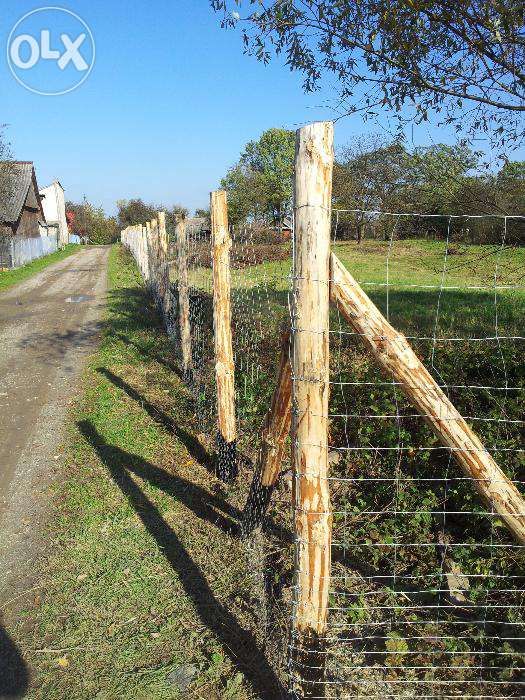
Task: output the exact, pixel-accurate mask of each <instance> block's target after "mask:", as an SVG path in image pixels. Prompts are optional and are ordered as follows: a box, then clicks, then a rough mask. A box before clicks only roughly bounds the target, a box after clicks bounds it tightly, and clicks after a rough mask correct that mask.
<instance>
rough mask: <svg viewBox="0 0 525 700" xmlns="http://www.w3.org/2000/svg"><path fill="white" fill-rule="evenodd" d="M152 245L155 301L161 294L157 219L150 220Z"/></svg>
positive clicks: (152, 283)
mask: <svg viewBox="0 0 525 700" xmlns="http://www.w3.org/2000/svg"><path fill="white" fill-rule="evenodd" d="M150 246H151V291H152V294H153V298H154V300H155V303H157V302H158V294H159V222H158V221H157V219H151V221H150Z"/></svg>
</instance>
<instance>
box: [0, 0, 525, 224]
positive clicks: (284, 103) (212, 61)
mask: <svg viewBox="0 0 525 700" xmlns="http://www.w3.org/2000/svg"><path fill="white" fill-rule="evenodd" d="M57 4H59V5H61V6H62V7H66V8H68V9H70V10H71V11H73V12H75V13H77V14H78V15H80V16H81V17H82V19H83V20H85V22H86V23H87V24H88V25H89V27H90V29H91V31H92V33H93V36H94V38H95V42H96V60H95V64H94V67H93V70H92V72H91V74H90V75H89V77H88V78H87V80H86V81H85V82H84V84H83V85H81V86H80V87H79V88H77V89H76V90H74V91H73V92H70V93H68V94H65V95H61V96H51V97H50V96H42V95H38V94H34V93H32V92H30V91H28V90H26V89H25V88H24V87H22V86H21V85H19V84H18V83H17V82H16V80H15V79H14V78H13V76H12V74H11V72H10V70H9V67H8V63H7V59H6V47H7V41H8V36H9V34H10V32H11V29H12V28H13V25H14V24H15V23H16V22H17V20H18V19H19V18H20V17H21V16H22V15H24V14H25V13H27V12H29V11H31V10H33V9H35V8H38V7H42V6H43V5H45V3H42V4H40V5H39V4H35V3H34V2H25V1H24V0H17V1H16V2H10V3H2V7H1V8H0V44H1V52H2V57H1V58H0V123H6V124H8V125H9V128H8V131H7V135H8V139H9V140H10V142H11V144H12V150H13V153H14V156H15V157H16V158H18V159H20V160H33V161H34V162H35V166H36V170H37V177H38V180H39V184H40V185H41V186H44V185H46V184H48V183H49V182H50V181H52V180H53V179H55V178H58V179H59V180H60V181H61V182H62V184H63V186H64V187H65V189H66V196H67V197H68V198H70V199H74V200H78V199H80V198H81V197H82V196H83V195H86V196H87V197H88V199H89V200H90V201H92V202H93V203H94V204H100V205H102V206H103V207H104V208H105V209H106V211H108V212H113V211H114V208H115V202H116V200H117V199H123V198H127V199H129V198H132V197H138V196H140V197H142V198H143V199H145V200H146V201H152V202H157V203H159V202H163V203H165V204H167V205H170V204H173V203H180V204H183V205H185V206H187V207H188V208H190V209H191V210H192V209H194V208H195V207H199V206H206V205H207V202H208V193H209V191H210V190H211V189H214V188H216V187H217V186H218V183H219V180H220V178H221V176H222V175H223V174H224V173H225V171H226V169H227V168H228V167H229V166H230V165H232V164H233V163H234V162H235V161H236V160H237V158H238V156H239V153H240V151H241V149H242V147H243V145H244V144H245V143H246V142H247V141H249V140H250V139H254V138H257V137H258V136H259V135H260V133H261V132H262V131H263V130H264V129H267V128H269V127H272V126H282V127H286V128H291V129H295V128H297V127H298V126H300V125H301V124H304V123H307V122H310V121H314V120H316V119H325V118H330V117H331V116H333V115H331V114H330V112H328V111H327V110H326V109H324V108H322V107H320V106H319V105H320V104H321V103H323V102H324V101H325V100H326V99H327V98H329V97H330V94H331V92H330V87H329V86H328V85H327V87H326V88H325V89H324V90H323V92H322V93H315V94H307V95H305V94H303V91H302V88H301V77H300V76H299V74H292V73H290V72H289V70H288V69H287V68H286V67H285V66H284V65H283V62H282V61H279V60H276V61H274V62H272V63H271V64H270V66H264V65H262V64H260V63H258V62H257V61H256V60H255V59H254V58H250V57H247V56H244V55H243V53H242V45H241V38H240V36H239V34H237V33H235V32H231V31H224V30H222V29H221V28H220V24H219V17H218V15H216V14H215V13H214V12H213V11H212V10H211V8H210V5H209V2H208V0H158V1H157V2H145V1H143V2H136V1H135V2H133V0H128V1H127V2H126V1H124V0H106V2H93V0H90V1H87V0H78V1H71V2H68V3H67V4H66V3H61V2H59V3H57ZM52 41H55V38H54V37H52ZM48 63H49V62H48ZM69 69H71V70H72V66H71V65H70V66H69ZM27 73H29V71H27ZM37 77H38V76H37ZM385 125H386V122H384V123H383V124H382V125H379V126H376V125H374V124H373V123H371V122H368V123H363V121H362V118H361V117H359V116H353V117H349V118H346V119H344V120H341V121H339V122H337V125H336V146H337V145H342V144H344V143H345V142H347V141H349V140H350V139H351V138H352V137H353V136H355V135H357V134H361V133H370V132H378V131H379V132H380V131H381V129H382V128H385ZM407 137H408V139H409V141H413V142H414V143H415V144H418V145H419V144H427V143H431V142H432V141H434V142H439V141H443V142H446V143H452V142H453V141H454V137H453V134H451V133H450V132H446V131H443V130H441V129H437V128H436V127H428V126H425V127H422V128H417V129H415V130H413V131H412V130H410V131H409V133H408V134H407ZM522 157H523V156H522Z"/></svg>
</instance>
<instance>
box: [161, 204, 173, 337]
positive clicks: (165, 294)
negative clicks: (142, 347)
mask: <svg viewBox="0 0 525 700" xmlns="http://www.w3.org/2000/svg"><path fill="white" fill-rule="evenodd" d="M159 242H160V304H161V309H162V317H163V319H164V324H165V326H166V327H167V328H169V314H170V302H171V294H170V268H169V265H168V258H169V239H168V233H167V231H166V212H164V211H159Z"/></svg>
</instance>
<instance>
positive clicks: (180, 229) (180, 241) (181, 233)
mask: <svg viewBox="0 0 525 700" xmlns="http://www.w3.org/2000/svg"><path fill="white" fill-rule="evenodd" d="M175 232H176V236H177V265H178V268H179V284H178V290H179V329H180V341H181V346H182V368H183V373H184V380H185V381H186V382H190V381H191V379H192V369H193V367H192V365H193V363H192V354H191V323H190V291H189V286H188V240H187V235H186V221H185V219H184V218H183V217H180V218H179V219H178V220H177V224H176V228H175Z"/></svg>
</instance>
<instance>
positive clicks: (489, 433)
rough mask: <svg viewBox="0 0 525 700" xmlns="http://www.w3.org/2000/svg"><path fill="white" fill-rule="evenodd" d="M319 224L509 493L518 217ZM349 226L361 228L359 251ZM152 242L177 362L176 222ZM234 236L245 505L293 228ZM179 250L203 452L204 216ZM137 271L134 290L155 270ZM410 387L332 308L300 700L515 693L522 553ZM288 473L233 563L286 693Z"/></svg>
mask: <svg viewBox="0 0 525 700" xmlns="http://www.w3.org/2000/svg"><path fill="white" fill-rule="evenodd" d="M332 228H333V241H332V250H333V252H334V253H335V254H336V255H337V256H338V258H339V259H340V261H341V262H342V263H343V264H344V265H345V267H346V268H347V269H348V270H349V271H350V273H351V274H352V275H353V276H354V277H355V278H356V280H357V281H358V282H359V284H360V285H361V286H362V288H363V289H364V290H365V291H366V293H367V294H368V295H369V296H370V297H371V298H372V300H373V301H374V303H375V304H376V305H377V306H378V308H379V309H380V310H381V312H382V313H383V315H384V316H385V318H386V319H387V320H388V321H389V323H390V324H392V326H393V327H394V328H395V329H396V330H397V331H399V332H401V333H403V334H404V335H405V336H406V337H407V339H409V342H410V344H411V345H412V347H413V349H414V350H415V352H416V354H417V356H418V357H419V359H420V360H421V361H422V362H423V364H424V365H425V366H426V368H427V369H428V370H429V371H430V373H431V375H432V377H433V378H434V380H435V381H436V383H437V384H438V385H439V386H440V387H441V388H442V390H443V391H444V393H445V394H446V396H447V397H448V399H449V400H450V401H451V402H452V404H453V405H454V406H455V407H456V408H457V409H458V410H459V412H460V414H461V415H462V416H463V417H464V418H465V419H466V420H467V421H468V423H469V424H470V425H471V426H472V427H473V429H474V430H475V431H476V433H477V434H478V435H479V436H480V438H481V440H482V442H483V445H484V448H485V450H486V451H487V452H488V453H490V454H491V455H492V456H493V458H494V459H495V460H496V462H497V463H498V464H499V466H500V467H501V468H502V470H503V471H504V473H505V474H506V476H507V477H508V478H509V479H511V480H512V482H513V483H515V484H516V485H517V487H518V488H519V489H520V490H521V492H522V493H523V490H524V482H525V470H524V462H525V459H524V455H525V449H524V445H523V439H522V438H523V425H524V422H525V421H524V417H523V408H524V401H523V396H524V394H523V390H524V383H525V372H524V364H523V352H524V350H525V347H524V340H525V334H524V333H523V316H524V314H523V312H524V311H525V249H524V248H523V247H520V246H519V245H518V244H519V243H520V242H522V241H523V240H525V235H524V234H525V220H524V219H523V218H520V217H488V216H479V217H472V216H470V217H459V216H454V217H452V216H441V215H436V216H424V215H420V214H409V215H407V214H394V213H387V212H372V211H357V210H354V211H342V210H339V211H337V210H336V211H334V212H333V226H332ZM139 229H140V227H139ZM139 229H136V230H134V231H133V232H131V233H128V237H127V245H128V247H130V248H131V249H132V250H134V251H137V250H138V249H139V248H140V246H143V245H144V237H143V230H142V229H140V230H139ZM358 230H359V231H360V232H361V233H363V232H364V236H363V239H362V240H361V242H360V243H357V242H356V240H355V233H356V231H358ZM168 234H169V240H170V243H169V249H168V256H167V260H166V261H165V262H164V263H163V264H164V265H166V266H167V267H168V268H169V275H170V295H169V304H168V305H167V306H166V307H165V308H164V311H165V312H166V314H167V316H166V325H167V328H168V332H169V334H170V335H171V337H172V338H173V340H174V343H175V346H176V348H177V349H178V351H179V352H180V351H181V337H180V325H179V321H180V299H179V282H180V279H179V264H178V255H177V248H176V231H175V228H174V227H173V228H170V225H168ZM231 236H232V248H231V251H230V253H231V254H230V267H231V309H232V334H233V351H234V362H235V398H236V406H235V409H236V421H237V435H238V440H237V447H238V456H239V459H238V463H239V470H240V473H239V479H238V481H237V484H234V485H232V486H230V487H229V496H230V498H231V499H232V501H233V502H234V503H235V505H237V506H238V507H239V508H240V509H242V507H243V505H244V502H245V500H246V493H247V491H248V487H249V484H250V482H251V480H252V477H253V469H254V464H255V462H256V458H257V452H258V450H259V449H260V443H261V440H260V434H261V433H260V430H261V423H262V421H263V419H264V416H265V414H266V412H267V410H268V407H269V405H270V400H271V395H272V392H273V391H274V388H275V385H276V371H277V367H278V364H279V355H280V353H281V350H282V348H281V344H282V340H281V339H282V329H283V326H289V325H290V322H291V319H290V310H289V309H290V287H291V277H292V276H293V272H292V270H291V257H292V256H291V253H292V243H293V232H292V241H291V240H289V238H288V237H287V236H286V234H283V233H279V232H276V231H272V230H268V229H257V228H255V227H243V228H240V229H238V228H235V229H232V231H231ZM141 237H142V238H141ZM186 239H187V261H188V292H189V323H190V329H191V333H190V335H191V366H192V372H191V376H190V377H188V378H187V379H188V386H189V389H190V391H191V392H192V394H193V397H194V401H195V420H196V429H197V430H198V431H199V435H201V437H202V441H203V442H206V440H208V443H207V445H206V446H207V448H209V450H210V451H212V450H213V436H214V435H215V433H216V431H217V405H216V402H217V393H216V379H215V359H214V335H213V280H212V256H211V236H210V230H209V224H208V223H207V222H206V221H204V220H192V219H188V220H187V221H186ZM480 241H484V243H481V242H480ZM135 256H136V257H137V254H136V255H135ZM142 260H143V263H142V271H143V274H144V276H145V277H146V278H147V277H148V274H149V268H151V266H152V263H151V262H149V263H148V262H144V256H142ZM296 332H300V328H299V329H296ZM378 340H379V341H380V340H381V339H380V338H379V339H378ZM180 359H181V362H182V359H183V358H182V353H181V356H180ZM406 388H407V385H406V382H405V383H403V382H401V381H399V380H398V379H396V377H393V376H388V375H386V374H385V373H384V372H382V371H381V370H380V369H379V368H378V366H377V364H376V362H375V360H374V358H373V357H372V356H371V355H370V353H369V351H368V350H367V349H366V348H365V346H364V345H363V343H362V338H361V337H360V336H359V334H358V333H356V332H355V331H354V330H353V329H352V328H351V327H350V326H349V325H348V323H347V322H346V321H345V319H344V318H343V317H342V316H341V314H340V313H339V312H338V311H337V310H336V309H335V308H333V309H332V311H331V317H330V405H329V416H328V418H329V455H328V461H329V475H328V481H329V487H330V492H331V502H332V519H333V532H332V545H331V559H332V570H331V579H330V596H329V609H328V622H327V627H326V633H325V634H324V635H323V637H322V638H321V639H320V640H319V642H320V645H321V647H322V654H323V655H324V659H325V662H326V678H325V681H324V682H323V683H322V686H321V687H320V689H319V694H318V695H316V696H312V697H319V698H357V697H367V698H416V697H417V698H419V697H421V698H455V697H456V698H457V697H464V698H508V697H524V696H525V630H524V625H525V617H524V613H523V605H524V602H525V601H524V592H525V587H524V582H525V566H524V564H525V552H524V547H523V546H522V545H520V544H519V543H518V542H517V541H516V540H515V539H513V537H512V536H511V535H510V534H509V532H508V530H507V528H506V526H505V525H504V523H503V522H502V521H501V519H500V517H499V515H498V514H497V513H496V512H495V511H494V509H493V508H492V507H491V506H490V505H487V504H486V503H484V502H483V501H482V500H481V499H480V497H479V496H478V494H477V491H476V488H475V487H476V484H475V483H474V482H475V479H473V478H471V477H468V476H466V475H465V474H464V473H463V472H462V471H461V469H460V468H459V466H458V465H457V463H456V456H455V450H454V448H451V447H446V446H443V445H442V444H441V443H440V442H439V441H438V439H437V438H436V437H435V435H434V433H433V432H432V431H431V429H430V428H429V427H428V426H427V424H426V422H425V418H426V417H428V416H424V415H422V414H421V412H419V411H418V410H417V409H415V408H414V407H413V406H412V404H411V403H410V402H409V401H408V399H407V398H406V396H405V393H404V390H405V389H406ZM314 418H315V417H314ZM442 418H443V417H442ZM288 453H289V450H288ZM291 471H292V470H291V465H290V462H289V459H288V457H287V458H285V460H284V462H283V464H282V465H281V476H280V479H279V482H278V483H277V486H276V490H275V492H274V493H273V494H271V495H272V501H271V503H270V506H269V508H268V510H267V512H266V517H265V521H264V523H263V529H262V532H260V531H257V532H256V533H255V534H252V535H251V536H250V537H249V538H247V539H246V552H247V566H248V567H249V568H250V571H252V573H253V581H254V588H253V598H252V599H251V601H250V604H251V605H254V606H257V607H258V608H259V613H258V616H259V619H260V630H259V634H260V640H261V642H262V643H261V648H262V649H264V653H265V654H266V655H267V657H268V658H269V659H270V662H271V663H272V665H273V667H274V668H275V669H276V672H277V673H278V674H279V675H280V677H281V678H282V680H283V688H285V689H287V690H288V691H290V692H291V693H292V694H293V692H294V689H295V688H296V687H297V680H298V678H300V677H304V675H307V674H305V671H307V669H304V668H303V667H301V663H302V662H301V660H300V659H301V657H298V656H297V654H296V653H295V652H296V651H297V650H296V648H295V637H294V634H293V631H292V630H293V626H294V625H293V620H294V614H295V610H296V605H297V600H298V594H299V591H298V580H299V578H298V576H297V573H298V572H297V571H296V569H295V564H294V561H297V560H296V559H294V552H293V548H294V546H295V547H300V546H301V544H302V543H301V542H300V541H299V540H298V538H297V537H296V535H295V534H294V524H293V523H294V517H295V516H296V515H297V508H298V502H295V503H294V507H293V508H291V507H290V506H291V504H292V503H293V497H294V488H293V480H292V476H291ZM296 492H297V485H296V488H295V493H296ZM255 498H256V500H257V499H258V500H259V502H260V504H261V509H263V508H264V507H265V506H266V504H267V502H268V500H269V494H268V492H267V491H265V489H264V488H263V487H260V488H259V490H258V492H257V493H256V494H255ZM283 692H284V691H283Z"/></svg>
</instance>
